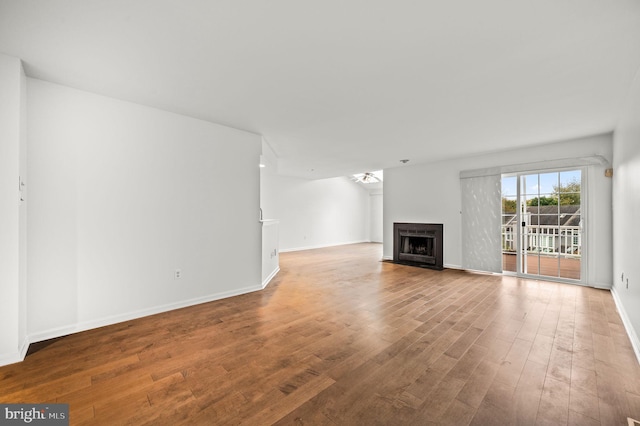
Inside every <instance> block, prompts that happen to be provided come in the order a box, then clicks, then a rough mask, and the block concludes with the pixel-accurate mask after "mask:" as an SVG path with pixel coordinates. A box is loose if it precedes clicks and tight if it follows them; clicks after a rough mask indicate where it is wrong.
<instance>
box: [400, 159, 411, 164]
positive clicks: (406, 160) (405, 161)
mask: <svg viewBox="0 0 640 426" xmlns="http://www.w3.org/2000/svg"><path fill="white" fill-rule="evenodd" d="M400 162H401V163H402V164H407V163H408V162H409V160H408V159H405V160H400Z"/></svg>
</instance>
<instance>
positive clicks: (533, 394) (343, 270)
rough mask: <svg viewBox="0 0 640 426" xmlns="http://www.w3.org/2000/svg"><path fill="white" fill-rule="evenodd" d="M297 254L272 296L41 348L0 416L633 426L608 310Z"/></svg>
mask: <svg viewBox="0 0 640 426" xmlns="http://www.w3.org/2000/svg"><path fill="white" fill-rule="evenodd" d="M381 255H382V248H381V245H378V244H358V245H351V246H341V247H334V248H327V249H321V250H310V251H304V252H296V253H283V254H282V256H281V268H282V270H281V271H280V273H279V274H278V275H277V277H276V278H275V279H274V280H273V281H272V282H271V284H270V285H269V286H268V287H267V289H265V290H264V291H262V292H256V293H252V294H247V295H243V296H238V297H233V298H229V299H225V300H220V301H217V302H212V303H207V304H202V305H198V306H193V307H190V308H185V309H180V310H176V311H172V312H167V313H163V314H159V315H155V316H151V317H146V318H142V319H139V320H134V321H128V322H125V323H121V324H116V325H113V326H109V327H104V328H100V329H96V330H91V331H87V332H83V333H79V334H75V335H70V336H66V337H63V338H59V339H56V340H54V341H50V342H46V343H43V344H38V345H34V347H33V349H35V350H34V351H33V353H31V354H30V355H29V356H27V358H26V359H25V361H24V362H22V363H19V364H14V365H11V366H6V367H0V402H4V403H7V402H31V403H36V402H38V403H41V402H64V403H69V404H70V417H71V424H73V425H84V424H105V425H118V424H134V425H143V424H154V425H157V424H159V425H164V424H167V425H180V424H189V425H191V424H194V425H200V424H202V425H212V424H222V425H224V424H247V425H269V424H282V425H287V424H295V425H334V424H338V425H376V424H380V425H429V424H451V425H466V424H472V425H507V424H531V425H534V424H540V425H544V424H553V425H564V424H566V425H626V424H627V423H626V422H627V420H626V419H627V416H629V417H633V418H636V419H640V365H639V364H638V362H637V360H636V358H635V356H634V353H633V351H632V348H631V345H630V342H629V340H628V337H627V335H626V334H625V331H624V328H623V325H622V322H621V320H620V317H619V315H618V313H617V312H616V309H615V305H614V303H613V300H612V297H611V294H610V293H609V292H608V291H604V290H596V289H593V288H586V287H579V286H572V285H566V284H556V283H549V282H544V281H533V280H521V279H517V278H514V277H502V276H495V275H481V274H470V273H465V272H462V271H457V270H444V271H441V272H439V271H432V270H428V269H421V268H415V267H410V266H401V265H395V264H392V263H387V262H380V261H379V259H380V258H381Z"/></svg>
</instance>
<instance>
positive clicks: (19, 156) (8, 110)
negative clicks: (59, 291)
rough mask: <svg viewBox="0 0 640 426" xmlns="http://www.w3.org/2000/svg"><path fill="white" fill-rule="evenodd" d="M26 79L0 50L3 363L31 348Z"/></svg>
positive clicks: (0, 349)
mask: <svg viewBox="0 0 640 426" xmlns="http://www.w3.org/2000/svg"><path fill="white" fill-rule="evenodd" d="M24 82H25V76H24V72H23V70H22V64H21V62H20V60H19V59H18V58H14V57H10V56H6V55H2V54H0V94H1V95H0V365H2V364H8V363H11V362H16V361H19V360H20V359H21V356H22V355H23V352H24V349H25V348H26V341H25V339H26V322H25V315H26V314H25V311H26V306H25V301H26V299H25V292H26V288H25V286H26V277H25V268H26V262H25V260H24V259H22V258H21V257H20V253H21V252H23V251H24V250H25V244H26V221H25V217H24V214H25V208H26V205H25V204H24V203H22V202H21V201H20V190H19V183H18V178H19V176H20V175H23V176H25V175H26V173H25V170H24V169H22V168H21V166H22V165H23V164H24V162H25V158H24V150H25V143H26V140H25V130H26V128H25V119H24V116H23V111H24V103H25V99H24V95H25V93H24V84H25V83H24Z"/></svg>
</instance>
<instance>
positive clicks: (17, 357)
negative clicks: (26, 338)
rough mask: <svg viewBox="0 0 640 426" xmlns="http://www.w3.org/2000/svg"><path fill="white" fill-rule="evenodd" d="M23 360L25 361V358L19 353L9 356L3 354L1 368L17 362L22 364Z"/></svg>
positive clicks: (0, 361)
mask: <svg viewBox="0 0 640 426" xmlns="http://www.w3.org/2000/svg"><path fill="white" fill-rule="evenodd" d="M23 360H24V356H22V355H21V354H20V352H18V351H15V352H12V353H8V354H2V355H1V356H0V367H2V366H4V365H10V364H15V363H17V362H22V361H23Z"/></svg>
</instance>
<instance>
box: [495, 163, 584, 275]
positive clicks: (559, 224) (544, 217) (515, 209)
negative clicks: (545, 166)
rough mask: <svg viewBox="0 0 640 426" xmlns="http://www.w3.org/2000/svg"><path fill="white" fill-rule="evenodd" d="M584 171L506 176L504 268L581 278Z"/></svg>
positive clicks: (503, 216) (510, 271)
mask: <svg viewBox="0 0 640 426" xmlns="http://www.w3.org/2000/svg"><path fill="white" fill-rule="evenodd" d="M583 189H584V185H583V173H582V170H580V169H571V170H559V171H553V172H549V171H545V172H541V173H532V172H527V173H517V174H508V175H502V270H503V272H507V273H513V274H516V275H522V276H540V277H546V278H556V279H562V280H575V281H581V279H582V277H583V275H584V274H583V269H584V268H583V263H584V262H583V254H584V253H583V251H584V246H583V241H584V229H583V219H584V217H583V214H584V209H583V208H582V207H583V206H582V204H583V203H582V200H583V196H582V194H583Z"/></svg>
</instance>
